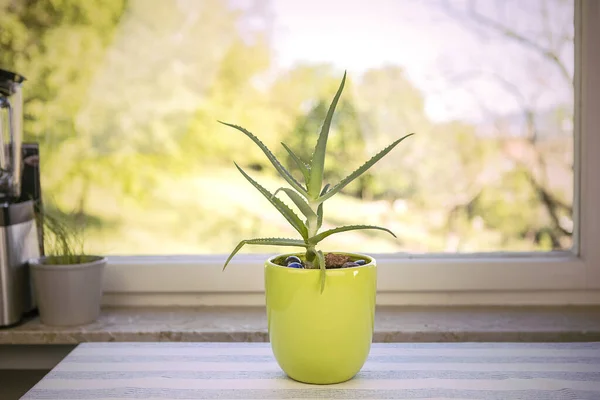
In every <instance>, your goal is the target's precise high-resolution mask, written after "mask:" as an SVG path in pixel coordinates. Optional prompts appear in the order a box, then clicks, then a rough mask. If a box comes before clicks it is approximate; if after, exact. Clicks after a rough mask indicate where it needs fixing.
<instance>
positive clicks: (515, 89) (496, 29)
mask: <svg viewBox="0 0 600 400" xmlns="http://www.w3.org/2000/svg"><path fill="white" fill-rule="evenodd" d="M484 5H485V6H486V7H483V6H484ZM507 9H512V10H520V9H522V10H523V15H527V16H529V17H530V20H529V21H521V20H519V19H514V18H511V17H510V14H509V13H507V12H505V11H506V10H507ZM444 10H445V11H446V12H447V13H448V14H449V15H451V16H453V17H454V18H456V19H457V20H458V21H459V22H460V23H462V24H464V25H465V26H466V27H468V28H469V29H472V30H474V31H477V32H478V33H480V34H482V35H489V36H492V37H495V38H499V39H500V40H502V41H505V42H508V43H512V44H514V45H516V46H518V47H519V48H520V49H521V50H522V51H525V52H526V54H527V58H526V59H525V60H526V62H527V63H528V65H524V67H523V68H522V70H521V71H522V72H523V73H526V74H528V75H527V76H528V79H529V81H530V82H531V83H532V84H534V85H533V86H535V91H534V92H533V93H528V92H527V91H526V90H525V89H524V88H522V87H519V86H517V85H515V84H513V83H512V82H511V81H510V79H507V77H504V76H502V75H501V74H499V73H489V72H486V71H480V70H477V69H475V70H472V71H466V72H462V73H461V74H459V76H458V77H453V78H452V80H453V81H454V83H455V84H457V85H464V84H466V83H468V81H471V80H487V81H490V82H493V83H494V84H495V85H497V86H499V87H500V88H502V89H503V90H504V91H505V92H506V93H508V94H509V95H510V96H512V97H513V98H514V99H515V101H516V102H517V104H519V107H520V113H521V118H520V119H521V121H522V124H521V128H520V129H519V130H520V132H519V133H518V135H517V137H512V138H507V137H506V135H507V133H508V132H507V130H506V127H503V126H502V125H500V128H499V129H498V132H496V134H497V135H499V136H504V138H503V139H502V140H497V138H496V140H497V141H498V144H499V148H500V149H501V150H502V152H503V155H504V157H506V158H508V159H510V160H511V162H512V165H513V168H511V169H510V170H509V171H508V172H506V174H507V175H506V176H505V177H503V178H502V182H503V184H502V190H505V191H507V192H508V193H509V194H510V195H509V197H510V198H515V197H517V198H520V197H522V195H523V193H528V194H526V195H525V196H526V197H527V199H528V200H525V199H523V203H521V204H518V205H515V204H514V202H510V203H507V204H501V203H502V200H501V199H503V198H504V199H505V198H506V196H500V197H496V199H497V200H496V201H493V202H490V201H487V200H485V197H478V198H477V199H475V198H472V199H470V200H469V201H467V202H465V203H464V204H463V205H464V206H465V207H467V206H468V205H469V204H471V203H472V202H474V201H476V202H479V204H478V205H477V208H478V210H479V215H480V216H481V217H483V218H484V220H485V221H486V223H487V224H488V225H490V226H492V227H495V228H498V229H500V230H501V231H502V232H503V234H506V235H507V237H509V236H511V233H512V234H514V233H515V232H514V229H513V226H509V225H510V223H509V222H508V220H510V219H507V221H506V223H505V224H502V226H499V219H498V218H497V217H498V215H500V214H502V212H501V211H500V210H502V209H504V208H505V207H513V206H516V209H515V211H514V212H515V213H517V214H520V220H521V221H529V222H530V227H529V229H530V230H531V229H533V232H530V234H527V235H525V233H524V230H523V229H518V231H519V235H520V236H521V237H526V238H527V239H528V240H531V241H532V242H534V243H535V244H536V246H538V247H539V248H541V249H545V250H550V249H567V248H569V247H570V246H571V245H572V240H571V237H572V233H573V222H572V218H573V206H572V202H573V195H572V189H573V175H574V171H573V150H572V149H573V131H572V126H573V124H572V121H573V103H571V102H570V103H569V104H559V105H556V106H554V108H553V110H552V112H553V113H554V116H553V117H548V115H547V112H546V113H544V112H543V111H542V110H540V108H539V107H538V106H537V101H538V99H539V98H542V97H543V96H544V95H545V94H547V93H550V92H553V91H559V90H566V91H567V93H569V94H570V96H571V98H572V99H573V98H574V86H573V71H572V67H570V66H569V64H570V63H569V62H568V61H566V60H568V59H569V58H571V57H572V55H573V50H572V49H573V44H574V37H573V32H574V30H573V3H572V2H570V1H565V0H552V1H545V0H542V1H532V2H512V3H510V2H506V1H502V2H494V3H492V2H487V3H485V4H483V3H481V2H478V1H471V2H468V3H465V4H464V5H463V6H455V5H452V4H450V3H449V2H445V3H444ZM490 10H496V13H495V14H494V15H491V14H490ZM542 69H543V71H544V73H543V74H541V73H540V70H542ZM490 118H492V119H495V120H496V121H497V122H501V121H502V116H499V115H490ZM569 121H570V124H568V125H569V126H570V127H566V128H565V122H569ZM569 148H570V149H571V150H570V151H565V149H569ZM551 178H552V179H551ZM557 183H558V184H557ZM525 187H528V189H524V188H525ZM492 189H493V188H492ZM531 195H533V197H534V198H535V199H536V201H535V202H533V203H532V202H531V201H529V200H530V197H531ZM488 200H489V199H488ZM518 210H521V212H520V213H519V211H518ZM531 216H535V221H533V220H531V219H530V217H531Z"/></svg>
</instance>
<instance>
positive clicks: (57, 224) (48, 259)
mask: <svg viewBox="0 0 600 400" xmlns="http://www.w3.org/2000/svg"><path fill="white" fill-rule="evenodd" d="M40 219H41V222H42V226H43V230H44V253H45V258H44V264H51V265H72V264H81V263H85V262H88V261H90V258H91V257H90V256H88V255H87V254H86V253H85V236H84V226H83V223H78V222H76V221H71V220H69V219H64V218H59V217H57V216H54V215H51V214H50V213H48V212H46V211H43V212H41V213H40Z"/></svg>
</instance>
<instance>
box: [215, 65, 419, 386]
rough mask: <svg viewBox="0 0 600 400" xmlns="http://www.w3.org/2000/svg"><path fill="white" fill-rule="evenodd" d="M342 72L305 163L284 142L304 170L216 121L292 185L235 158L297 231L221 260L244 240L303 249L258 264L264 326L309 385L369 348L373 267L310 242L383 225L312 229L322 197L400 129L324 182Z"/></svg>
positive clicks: (352, 371)
mask: <svg viewBox="0 0 600 400" xmlns="http://www.w3.org/2000/svg"><path fill="white" fill-rule="evenodd" d="M345 81H346V73H344V77H343V78H342V81H341V84H340V86H339V89H338V90H337V93H336V94H335V97H334V98H333V101H332V103H331V105H330V106H329V110H328V112H327V115H326V117H325V120H324V123H323V126H322V128H321V132H320V134H319V138H318V140H317V143H316V146H315V149H314V152H313V155H312V160H311V161H310V163H309V164H307V163H305V162H304V161H303V160H301V159H300V158H299V157H298V156H297V155H296V154H295V153H294V152H293V151H292V149H290V148H289V147H288V146H287V145H285V144H284V143H282V145H283V147H284V148H285V150H286V151H287V153H288V154H289V155H290V158H291V159H292V160H293V161H294V163H295V164H296V167H297V168H298V169H299V170H300V172H301V173H302V176H303V177H304V184H302V183H300V182H299V181H298V180H296V179H295V178H294V177H293V176H292V174H291V173H290V172H289V171H288V169H286V168H285V167H284V166H283V165H282V164H281V163H280V162H279V161H278V160H277V158H276V157H275V155H274V154H273V153H272V152H271V151H270V150H269V149H268V148H267V147H266V146H265V145H264V144H263V143H262V142H261V141H260V140H259V139H258V138H257V137H256V136H255V135H254V134H252V133H251V132H249V131H248V130H246V129H244V128H242V127H240V126H237V125H233V124H229V123H226V122H222V121H219V122H221V123H222V124H225V125H227V126H229V127H232V128H234V129H236V130H238V131H240V132H242V133H244V134H245V135H246V136H247V137H248V138H250V139H251V140H252V141H253V142H254V143H255V144H256V145H258V147H260V149H261V150H262V151H263V152H264V154H265V155H266V156H267V158H268V159H269V161H270V162H271V163H272V164H273V166H274V167H275V169H276V170H277V172H278V173H279V174H280V175H281V176H282V177H283V179H285V180H286V181H287V183H289V185H290V186H291V188H280V189H278V190H277V191H275V192H274V193H271V192H269V191H268V190H267V189H265V188H264V187H263V186H261V185H260V184H259V183H258V182H256V181H255V180H254V179H252V178H251V177H250V176H249V175H248V174H247V173H246V172H245V171H244V170H243V169H242V168H240V167H239V165H237V163H236V164H235V165H236V167H237V169H238V170H239V171H240V172H241V174H242V175H243V176H244V177H245V178H246V179H247V180H248V181H249V182H250V183H251V184H252V185H253V186H254V187H255V188H256V189H258V191H259V192H260V193H262V194H263V195H264V196H265V197H266V198H267V200H268V201H269V202H270V203H271V204H272V205H273V206H275V208H276V209H277V210H278V211H279V212H280V213H281V214H282V215H283V216H284V217H285V218H286V220H287V221H288V222H289V223H290V224H291V225H292V226H293V227H294V229H295V230H296V231H297V232H298V233H299V234H300V236H301V239H294V238H260V239H248V240H242V241H241V242H240V243H239V244H238V245H237V246H236V247H235V249H234V250H233V251H232V253H231V254H230V255H229V257H228V258H227V260H226V261H225V265H224V266H223V269H225V267H227V264H228V263H229V262H230V261H231V259H232V258H233V256H234V255H235V254H236V253H237V252H238V251H239V250H240V249H241V248H242V247H243V246H244V245H246V244H252V245H277V246H293V247H299V248H302V249H303V250H302V252H296V253H289V254H282V255H277V256H274V257H271V258H269V259H268V260H266V263H265V292H266V307H267V320H268V332H269V338H270V342H271V348H272V350H273V354H274V356H275V358H276V360H277V362H278V364H279V366H280V367H281V368H282V369H283V371H284V372H285V373H286V374H287V375H288V376H289V377H291V378H292V379H294V380H297V381H301V382H306V383H314V384H332V383H339V382H343V381H346V380H348V379H351V378H352V377H354V375H356V373H357V372H358V371H359V370H360V369H361V368H362V366H363V364H364V362H365V361H366V359H367V356H368V354H369V351H370V348H371V342H372V337H373V325H374V319H375V296H376V282H377V269H376V261H375V259H374V258H372V257H370V256H367V255H363V254H359V253H340V252H323V251H322V250H319V249H317V245H318V244H319V242H321V241H322V240H323V239H325V238H327V237H329V236H330V235H333V234H336V233H341V232H346V231H352V230H358V229H379V230H382V231H386V232H388V233H390V234H391V235H393V236H394V237H395V235H394V234H393V233H392V232H391V231H390V230H389V229H386V228H382V227H378V226H373V225H350V226H342V227H338V228H334V229H329V230H326V231H324V232H319V229H320V228H321V225H322V223H323V203H324V202H325V201H326V200H328V199H330V198H331V197H332V196H334V195H335V194H336V193H338V192H340V190H341V189H342V188H344V187H345V186H346V185H348V184H350V183H351V182H352V181H353V180H354V179H356V178H358V177H359V176H360V175H362V174H363V173H364V172H365V171H367V170H368V169H369V168H370V167H371V166H373V165H374V164H375V163H376V162H377V161H379V160H380V159H381V158H383V157H384V156H385V155H386V154H388V153H389V152H390V151H391V150H392V149H393V148H394V147H396V146H397V145H398V144H399V143H400V142H401V141H403V140H404V139H406V138H407V137H409V136H411V135H412V134H409V135H406V136H404V137H402V138H400V139H398V140H396V141H394V142H393V143H392V144H390V145H389V146H388V147H386V148H385V149H383V150H382V151H380V152H379V153H378V154H376V155H375V156H373V157H372V158H371V159H370V160H368V161H367V162H366V163H364V164H363V165H362V166H361V167H359V168H358V169H357V170H355V171H354V172H352V173H351V174H350V175H348V176H347V177H346V178H344V179H342V180H341V181H340V182H339V183H337V184H336V185H335V186H333V187H332V186H330V185H329V184H327V185H324V184H323V183H324V182H323V170H324V163H325V152H326V147H327V138H328V135H329V129H330V126H331V120H332V118H333V114H334V112H335V108H336V105H337V103H338V100H339V98H340V96H341V94H342V91H343V88H344V83H345ZM279 192H282V193H285V194H286V195H287V196H288V197H289V198H290V200H291V201H292V202H293V203H294V204H295V205H296V206H297V208H298V210H300V212H301V213H302V214H303V216H304V218H305V219H301V218H300V217H299V216H298V215H297V214H296V213H295V212H294V211H293V210H292V209H290V208H289V207H288V206H287V205H286V204H285V203H284V202H283V201H281V200H280V199H279V198H278V197H277V194H278V193H279Z"/></svg>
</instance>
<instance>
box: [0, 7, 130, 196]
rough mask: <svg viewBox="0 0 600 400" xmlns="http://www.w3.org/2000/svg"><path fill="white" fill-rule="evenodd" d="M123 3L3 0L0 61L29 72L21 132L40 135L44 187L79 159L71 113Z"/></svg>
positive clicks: (54, 184) (59, 181)
mask: <svg viewBox="0 0 600 400" xmlns="http://www.w3.org/2000/svg"><path fill="white" fill-rule="evenodd" d="M125 6H126V4H125V1H124V0H89V1H81V0H53V1H35V0H28V1H15V0H0V27H1V28H0V48H1V49H2V51H0V66H1V67H2V68H5V69H9V70H14V71H16V72H19V73H21V74H23V75H24V76H25V77H26V78H27V81H26V83H25V84H24V95H25V109H24V112H25V123H24V133H25V140H27V141H37V142H39V143H40V148H41V149H40V152H41V162H42V166H41V168H42V171H44V179H43V184H44V186H45V189H46V190H47V192H48V193H47V194H48V195H51V194H56V192H57V191H59V190H60V189H59V187H61V186H63V185H66V184H67V181H68V180H69V179H68V178H69V176H72V175H74V174H79V173H78V172H75V171H79V170H80V169H81V167H82V165H83V162H82V157H81V153H84V152H85V151H86V149H85V148H84V147H83V146H82V142H81V137H80V136H79V132H78V131H77V129H76V124H75V120H76V116H77V115H78V113H79V111H80V110H81V108H82V107H83V105H84V102H85V97H86V96H85V95H86V93H87V91H88V88H89V85H90V83H91V81H92V79H93V77H94V74H95V72H96V71H97V69H98V66H99V65H100V64H101V63H102V60H103V58H104V56H105V54H106V48H107V46H108V45H109V44H110V43H111V42H112V40H113V34H114V31H115V27H116V26H117V24H118V22H119V20H120V18H121V15H122V13H123V11H124V9H125ZM71 182H72V181H71ZM63 188H64V187H63ZM50 198H51V196H48V199H50Z"/></svg>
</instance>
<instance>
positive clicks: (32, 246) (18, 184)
mask: <svg viewBox="0 0 600 400" xmlns="http://www.w3.org/2000/svg"><path fill="white" fill-rule="evenodd" d="M24 80H25V78H23V77H22V76H20V75H19V74H16V73H13V72H9V71H5V70H1V69H0V327H4V326H9V325H13V324H16V323H18V322H19V321H20V320H21V319H22V317H23V316H24V315H25V314H26V313H28V312H31V311H33V310H34V309H35V299H34V298H33V294H32V290H31V283H30V279H29V270H28V266H27V260H28V259H30V258H32V257H37V256H39V255H40V254H41V251H42V249H41V247H40V236H39V232H40V229H39V227H38V219H37V218H36V208H35V206H36V204H39V202H40V201H41V191H40V190H39V168H38V163H37V154H32V153H36V152H37V147H36V146H35V145H34V146H33V147H31V146H29V148H24V147H23V145H22V137H23V128H22V123H23V93H22V83H23V81H24ZM25 149H26V150H27V151H28V152H29V153H28V159H29V164H28V165H27V166H25V164H24V163H23V154H24V150H25ZM32 157H33V158H32ZM24 171H27V174H28V176H26V178H27V179H26V180H25V181H26V182H27V185H26V187H25V190H23V189H24V186H23V182H24V181H23V178H24V176H23V172H24Z"/></svg>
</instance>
